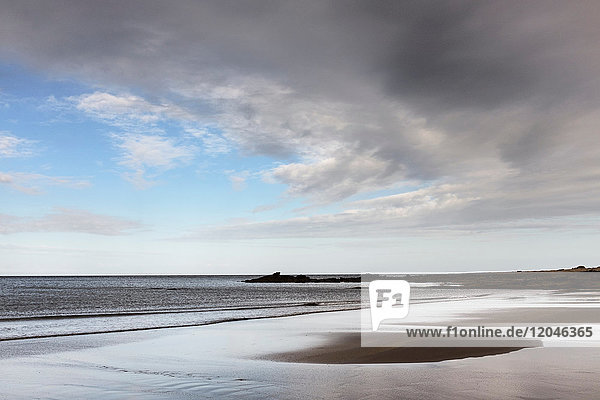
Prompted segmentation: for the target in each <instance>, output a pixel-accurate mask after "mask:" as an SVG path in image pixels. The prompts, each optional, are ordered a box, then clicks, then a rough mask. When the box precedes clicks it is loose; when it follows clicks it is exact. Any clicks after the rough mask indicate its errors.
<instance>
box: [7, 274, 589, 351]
mask: <svg viewBox="0 0 600 400" xmlns="http://www.w3.org/2000/svg"><path fill="white" fill-rule="evenodd" d="M255 276H256V275H252V276H246V275H238V276H231V275H228V276H225V275H219V276H61V277H0V341H6V340H16V339H28V338H43V337H55V336H69V335H81V334H91V333H106V332H125V331H136V330H146V329H160V328H170V327H184V326H198V325H207V324H214V323H220V322H227V321H236V320H244V319H255V318H270V317H281V316H291V315H299V314H308V313H315V312H326V311H341V310H352V309H358V308H360V307H361V289H360V287H361V284H359V283H303V284H291V283H286V284H273V283H262V284H249V283H244V282H243V280H245V279H248V278H250V277H255ZM313 276H314V275H313ZM325 276H327V277H338V276H348V275H319V277H325ZM398 277H400V278H402V279H406V280H408V281H409V282H410V283H411V287H412V288H411V290H412V299H411V302H414V303H420V302H440V301H442V302H443V301H446V300H448V301H450V300H453V299H454V300H459V299H469V298H485V297H486V296H487V297H490V298H494V296H497V295H498V294H502V295H503V297H507V296H508V297H510V296H513V297H512V298H514V299H516V298H517V297H519V296H520V297H521V298H525V299H527V300H528V301H531V300H536V301H543V302H545V303H548V302H553V301H554V300H556V301H560V302H565V301H569V299H575V300H577V301H580V299H581V295H580V294H585V296H584V297H585V302H593V303H595V304H598V302H599V297H598V292H599V291H600V273H528V272H524V273H517V272H507V273H469V274H429V275H418V274H410V275H406V274H404V275H399V276H398ZM363 292H364V291H363Z"/></svg>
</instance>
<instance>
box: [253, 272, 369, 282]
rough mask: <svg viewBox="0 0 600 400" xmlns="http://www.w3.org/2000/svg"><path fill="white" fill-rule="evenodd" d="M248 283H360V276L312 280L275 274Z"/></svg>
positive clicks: (306, 277)
mask: <svg viewBox="0 0 600 400" xmlns="http://www.w3.org/2000/svg"><path fill="white" fill-rule="evenodd" d="M244 282H246V283H342V282H360V276H343V277H338V278H311V277H309V276H306V275H281V272H275V273H273V274H272V275H265V276H261V277H258V278H253V279H246V280H245V281H244Z"/></svg>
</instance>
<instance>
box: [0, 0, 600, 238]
mask: <svg viewBox="0 0 600 400" xmlns="http://www.w3.org/2000/svg"><path fill="white" fill-rule="evenodd" d="M599 13H600V4H598V3H595V2H584V1H575V2H568V3H566V2H554V1H529V2H519V1H504V2H477V1H452V2H445V3H439V2H430V1H419V2H397V1H380V2H371V1H351V2H346V1H333V2H322V1H306V2H305V1H302V2H285V1H283V2H276V3H273V2H268V1H251V2H250V1H241V2H229V1H204V2H191V1H190V2H186V1H182V2H178V3H177V5H176V6H174V5H173V4H167V3H164V2H154V1H143V2H141V1H127V2H113V1H107V2H102V3H98V2H93V1H78V2H71V1H61V2H58V3H54V2H44V3H39V2H26V1H21V2H12V3H9V4H5V5H4V6H3V12H2V15H0V25H1V26H2V27H3V28H2V29H3V34H2V36H1V38H0V52H1V54H2V55H3V56H4V57H11V58H14V59H18V60H21V61H22V62H24V63H27V64H29V65H32V66H34V67H37V68H40V69H50V70H51V71H52V73H54V74H56V75H58V76H62V75H69V76H78V77H79V78H80V79H82V80H84V81H87V82H90V83H93V84H95V85H101V86H103V87H106V88H108V89H109V92H110V93H112V94H109V92H96V93H92V94H89V95H86V96H84V97H81V98H79V99H77V100H78V103H77V107H79V108H80V109H81V110H82V111H85V112H88V113H91V114H94V115H95V116H96V117H97V118H101V119H105V120H107V121H111V123H113V124H119V125H120V126H122V127H124V128H125V127H127V126H128V125H137V124H138V123H144V124H149V125H152V124H153V123H155V122H156V121H157V120H158V119H160V118H169V119H174V120H178V121H180V123H181V124H182V126H184V127H186V128H188V131H189V129H192V130H193V129H197V128H198V127H206V126H213V127H216V128H217V129H216V130H214V131H212V132H209V133H206V132H205V136H204V138H205V139H206V141H205V142H204V146H206V147H207V148H211V146H212V149H213V151H215V152H222V153H226V152H227V151H229V149H230V148H231V147H235V148H236V149H238V150H239V151H240V152H241V153H243V154H251V155H263V156H268V157H271V158H273V159H275V160H277V161H278V162H279V165H277V166H275V167H273V168H272V169H270V170H268V171H262V173H263V174H264V175H265V177H267V178H268V179H272V180H274V181H275V182H278V183H283V184H285V185H286V186H287V188H288V190H287V196H290V197H294V198H296V197H299V198H303V199H306V200H307V201H308V202H310V203H313V204H319V205H323V204H331V203H339V202H344V201H352V199H356V198H357V197H358V196H363V197H364V196H367V197H375V196H376V193H377V192H378V191H382V190H386V191H392V192H393V191H396V193H397V194H396V195H392V196H385V197H382V198H376V199H373V200H367V202H363V203H352V204H345V203H344V204H345V205H344V207H346V208H345V210H346V211H345V212H344V213H342V214H330V215H329V216H327V217H321V216H313V217H307V218H313V219H314V221H313V222H311V224H313V226H333V225H335V224H336V222H335V221H337V220H339V219H340V218H341V219H348V218H350V217H351V218H352V219H353V221H358V222H356V223H357V225H356V226H360V224H362V223H366V222H360V221H363V217H364V221H375V222H376V224H377V226H380V230H381V231H387V230H388V228H387V225H389V224H391V225H393V226H394V227H396V229H399V228H400V227H403V226H420V225H428V224H433V225H437V226H439V227H440V228H441V227H445V226H447V225H457V224H471V223H473V224H477V223H480V224H482V226H483V224H488V223H490V222H494V223H498V224H502V223H504V222H505V221H523V220H529V219H551V218H559V217H569V216H571V217H572V216H590V215H591V216H596V215H598V213H600V203H598V202H597V201H596V199H597V198H598V194H600V193H598V191H599V189H598V186H599V185H598V184H597V183H598V182H599V181H600V159H599V158H598V154H600V143H599V141H598V126H600V113H598V109H599V106H600V81H599V80H598V78H597V71H599V70H600V47H599V46H598V43H599V42H600V24H598V21H597V16H598V15H599ZM224 27H226V28H224ZM123 88H127V90H135V93H136V95H131V94H126V93H125V91H123V90H122V89H123ZM117 93H122V94H117ZM198 129H200V128H198ZM183 131H185V129H184V130H183ZM196 132H202V130H201V129H200V130H197V131H196ZM199 137H202V134H199ZM115 143H116V146H117V147H118V149H119V150H120V151H121V152H122V158H121V160H120V163H121V165H123V166H125V167H127V168H128V169H129V170H130V171H131V173H130V174H129V176H128V178H129V179H131V180H132V181H134V182H137V183H138V184H144V182H146V178H145V174H146V171H147V169H148V168H157V169H160V168H163V169H169V168H173V167H174V166H175V165H177V163H179V162H181V161H182V160H186V159H189V158H190V157H192V153H193V152H195V151H196V152H197V151H199V150H197V149H194V148H191V147H189V146H187V145H185V144H182V143H181V142H178V139H177V138H167V137H164V136H162V135H160V134H154V133H151V134H148V133H140V132H129V133H128V134H126V135H120V136H119V137H115ZM4 146H5V147H6V148H8V147H7V146H14V145H10V144H5V145H4ZM1 148H2V147H0V149H1ZM4 151H11V150H4ZM209 151H210V150H209ZM234 183H235V182H234ZM238 183H239V182H238ZM409 186H410V187H416V188H417V189H414V190H413V191H412V192H408V193H406V187H409ZM368 201H371V203H368ZM359 206H360V207H359ZM357 207H358V208H357ZM356 209H358V211H356ZM373 213H377V214H376V215H373ZM357 215H359V216H361V217H360V218H356V217H357ZM348 216H350V217H348ZM398 216H402V218H401V219H398ZM434 216H435V218H434ZM295 221H296V220H290V221H287V222H285V221H284V222H282V223H283V224H286V223H287V224H288V226H287V228H285V229H290V231H294V229H295V228H292V227H294V226H297V224H298V223H297V222H295ZM380 221H387V222H386V223H383V222H380ZM407 221H408V222H407ZM423 221H428V222H423ZM238 228H239V229H245V228H244V227H238ZM246 228H248V227H246ZM283 230H284V229H282V231H283ZM300 230H301V229H300Z"/></svg>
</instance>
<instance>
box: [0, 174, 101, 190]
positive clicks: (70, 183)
mask: <svg viewBox="0 0 600 400" xmlns="http://www.w3.org/2000/svg"><path fill="white" fill-rule="evenodd" d="M0 184H3V185H8V186H10V187H11V188H13V189H15V190H18V191H20V192H23V193H27V194H40V193H42V189H41V188H42V187H44V186H49V185H50V186H66V187H71V188H76V189H78V188H85V187H88V186H90V183H89V182H88V181H86V180H75V179H73V178H70V177H57V176H47V175H42V174H32V173H25V172H1V171H0Z"/></svg>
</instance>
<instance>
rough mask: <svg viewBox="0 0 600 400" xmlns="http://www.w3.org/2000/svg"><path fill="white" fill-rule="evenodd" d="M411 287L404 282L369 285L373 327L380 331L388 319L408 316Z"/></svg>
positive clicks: (375, 282) (396, 281) (377, 282)
mask: <svg viewBox="0 0 600 400" xmlns="http://www.w3.org/2000/svg"><path fill="white" fill-rule="evenodd" d="M409 302H410V285H409V284H408V282H407V281H402V280H378V281H372V282H371V283H369V303H370V305H371V326H372V328H373V331H376V330H378V329H379V325H381V322H382V321H383V320H386V319H398V318H404V317H406V316H407V315H408V304H409Z"/></svg>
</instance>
